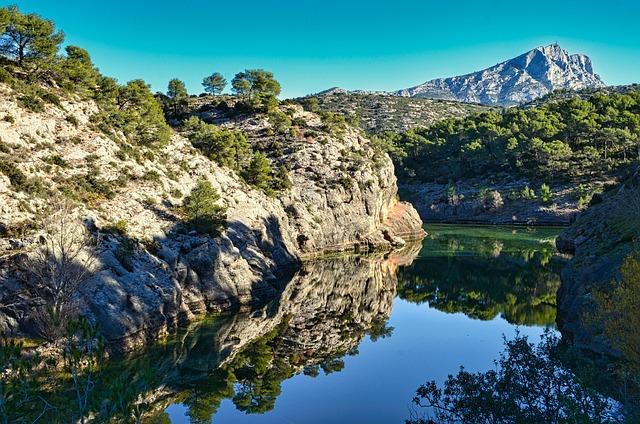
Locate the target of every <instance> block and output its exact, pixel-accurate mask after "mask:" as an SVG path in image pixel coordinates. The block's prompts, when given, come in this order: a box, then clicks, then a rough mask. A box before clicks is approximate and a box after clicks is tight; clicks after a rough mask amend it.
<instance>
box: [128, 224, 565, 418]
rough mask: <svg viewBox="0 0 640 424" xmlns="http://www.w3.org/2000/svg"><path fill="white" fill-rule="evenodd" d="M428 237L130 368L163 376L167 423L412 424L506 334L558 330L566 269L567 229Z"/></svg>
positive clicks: (304, 275)
mask: <svg viewBox="0 0 640 424" xmlns="http://www.w3.org/2000/svg"><path fill="white" fill-rule="evenodd" d="M426 230H427V231H428V232H429V234H430V235H429V236H428V237H427V238H426V239H425V240H424V242H423V243H422V245H421V246H415V247H413V248H409V249H407V250H406V251H404V252H401V253H398V254H393V255H391V256H390V257H388V258H386V259H385V258H343V259H335V260H331V261H320V262H317V263H314V264H309V265H308V266H307V267H306V269H305V270H304V271H303V272H301V273H300V274H299V275H298V276H297V277H295V278H294V279H293V280H292V281H291V283H289V284H288V285H287V287H286V289H285V291H284V293H283V294H282V296H281V298H280V299H278V300H277V301H274V302H273V303H272V304H270V305H267V306H266V307H265V308H263V309H261V310H258V311H255V312H254V313H252V314H242V315H236V316H229V317H219V318H216V319H212V320H209V321H208V322H205V323H203V324H201V325H200V326H198V327H197V328H194V329H192V330H191V331H189V332H186V333H185V334H183V335H182V336H181V337H178V338H176V339H175V340H173V341H172V342H170V343H168V344H167V345H165V346H162V347H157V348H155V349H152V351H151V352H149V353H148V354H146V355H144V356H142V357H140V358H138V359H136V360H131V361H129V362H128V363H127V368H136V367H143V366H145V367H149V368H151V369H152V370H153V372H155V373H157V374H158V375H159V377H158V379H159V380H158V381H157V383H156V389H155V393H156V394H155V396H154V404H153V405H152V407H151V409H153V410H155V411H157V413H160V415H161V417H162V420H163V421H164V422H172V423H191V422H197V423H208V422H214V423H328V422H335V423H341V422H345V423H346V422H367V423H393V422H397V423H401V422H403V421H404V419H405V418H407V417H408V415H409V407H410V399H411V397H412V396H413V394H414V391H415V389H416V388H417V387H418V386H419V385H420V384H421V383H424V382H425V381H426V380H431V379H436V380H438V381H442V380H443V379H444V378H446V376H447V375H448V374H450V373H455V372H456V371H457V369H458V367H459V366H460V365H462V364H463V365H464V366H465V368H467V369H468V370H478V371H479V370H486V369H488V368H490V367H492V366H493V360H494V359H495V358H496V357H497V355H498V353H499V352H500V351H501V349H502V337H503V335H505V336H507V337H512V336H513V335H514V333H515V331H516V329H518V330H519V331H520V332H521V333H522V334H525V335H529V336H531V337H533V338H536V339H537V337H538V336H539V335H540V334H541V333H542V332H543V331H544V328H545V327H548V326H551V327H552V326H553V325H554V319H555V306H554V302H555V291H556V289H557V287H558V285H559V277H558V273H559V269H560V268H561V266H562V261H561V259H559V258H558V257H556V256H555V250H554V244H553V241H554V238H555V236H556V235H557V233H558V232H559V231H558V230H556V229H535V230H531V229H525V228H517V229H512V228H495V227H492V228H488V227H456V226H444V225H438V226H435V225H433V226H427V227H426ZM141 364H144V365H141ZM162 410H164V413H162Z"/></svg>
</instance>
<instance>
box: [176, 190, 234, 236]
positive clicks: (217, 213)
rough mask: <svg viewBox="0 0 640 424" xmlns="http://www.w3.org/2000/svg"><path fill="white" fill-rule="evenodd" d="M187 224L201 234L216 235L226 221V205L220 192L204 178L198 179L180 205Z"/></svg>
mask: <svg viewBox="0 0 640 424" xmlns="http://www.w3.org/2000/svg"><path fill="white" fill-rule="evenodd" d="M182 208H183V210H184V214H185V217H186V219H187V222H188V223H189V225H191V226H192V227H193V228H194V229H195V230H196V231H198V232H199V233H202V234H209V235H213V236H217V235H218V234H219V233H220V230H221V229H222V228H224V225H225V223H226V219H227V217H226V207H224V206H222V205H220V194H218V191H217V190H216V189H215V188H213V185H211V182H209V181H208V180H206V179H201V180H199V181H198V183H197V184H196V186H195V187H194V188H193V190H191V193H190V194H189V195H188V196H187V197H185V199H184V203H183V205H182Z"/></svg>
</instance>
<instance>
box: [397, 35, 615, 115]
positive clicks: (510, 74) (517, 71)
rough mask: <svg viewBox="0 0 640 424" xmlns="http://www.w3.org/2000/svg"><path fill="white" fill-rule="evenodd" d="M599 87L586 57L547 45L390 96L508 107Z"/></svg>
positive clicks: (556, 46) (554, 45)
mask: <svg viewBox="0 0 640 424" xmlns="http://www.w3.org/2000/svg"><path fill="white" fill-rule="evenodd" d="M603 86H604V83H603V82H602V80H601V79H600V77H599V76H598V75H597V74H596V73H594V71H593V66H592V64H591V59H589V57H588V56H586V55H583V54H569V53H568V52H567V51H566V50H564V49H562V48H561V47H560V46H559V45H557V44H551V45H548V46H544V47H537V48H535V49H533V50H531V51H529V52H527V53H524V54H522V55H520V56H518V57H515V58H513V59H509V60H506V61H504V62H501V63H498V64H497V65H495V66H492V67H489V68H487V69H484V70H481V71H478V72H473V73H470V74H467V75H461V76H456V77H450V78H439V79H434V80H431V81H427V82H425V83H423V84H420V85H417V86H415V87H411V88H407V89H404V90H399V91H396V92H394V93H393V94H395V95H398V96H405V97H425V98H432V99H446V100H458V101H463V102H473V103H482V104H487V105H501V106H511V105H517V104H521V103H526V102H529V101H532V100H534V99H536V98H538V97H541V96H544V95H546V94H548V93H551V92H553V91H555V90H558V89H564V90H578V89H584V88H600V87H603Z"/></svg>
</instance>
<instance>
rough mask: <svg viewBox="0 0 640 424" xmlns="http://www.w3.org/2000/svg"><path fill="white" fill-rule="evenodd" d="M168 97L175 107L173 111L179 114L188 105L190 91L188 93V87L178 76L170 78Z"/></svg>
mask: <svg viewBox="0 0 640 424" xmlns="http://www.w3.org/2000/svg"><path fill="white" fill-rule="evenodd" d="M167 97H168V98H169V102H170V104H171V106H172V107H173V113H174V114H175V115H177V114H178V112H180V110H181V109H182V108H183V107H184V106H186V102H187V98H188V97H189V93H187V87H186V85H185V84H184V82H182V81H180V80H179V79H177V78H173V79H172V80H170V81H169V85H168V87H167Z"/></svg>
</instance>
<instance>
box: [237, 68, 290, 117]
mask: <svg viewBox="0 0 640 424" xmlns="http://www.w3.org/2000/svg"><path fill="white" fill-rule="evenodd" d="M231 86H232V88H233V91H234V92H235V93H236V94H238V95H239V96H242V98H243V99H244V100H245V101H246V102H247V103H248V106H250V107H252V108H254V109H265V110H269V109H271V108H273V107H274V106H275V103H277V100H276V98H277V96H278V95H279V94H280V89H281V88H280V83H278V81H276V80H275V78H274V77H273V73H271V72H269V71H265V70H263V69H247V70H245V71H244V72H240V73H238V74H236V75H235V77H234V78H233V80H232V81H231Z"/></svg>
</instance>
